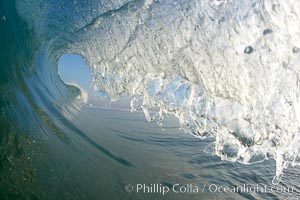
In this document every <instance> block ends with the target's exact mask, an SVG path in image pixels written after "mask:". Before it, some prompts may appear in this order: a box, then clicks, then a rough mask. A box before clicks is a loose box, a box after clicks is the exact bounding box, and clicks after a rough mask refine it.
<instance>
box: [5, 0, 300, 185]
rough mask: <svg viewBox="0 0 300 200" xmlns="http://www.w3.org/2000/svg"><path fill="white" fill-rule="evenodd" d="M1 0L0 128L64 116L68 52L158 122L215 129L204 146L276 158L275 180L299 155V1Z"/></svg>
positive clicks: (230, 154) (228, 154)
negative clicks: (168, 118) (171, 118)
mask: <svg viewBox="0 0 300 200" xmlns="http://www.w3.org/2000/svg"><path fill="white" fill-rule="evenodd" d="M1 6H2V8H1V15H2V18H1V22H0V23H1V27H3V28H4V29H3V30H5V31H4V33H1V38H4V40H3V41H5V45H4V48H6V49H1V67H2V66H4V67H3V68H2V69H1V74H0V76H1V97H2V100H1V105H3V106H2V108H1V109H2V113H3V114H2V116H1V118H2V119H5V120H4V122H5V124H3V125H1V128H2V130H3V132H6V133H7V134H6V136H5V134H3V135H4V136H3V138H7V137H8V135H9V134H11V132H13V129H12V127H14V125H17V127H20V129H22V130H26V131H28V128H26V127H28V126H30V124H31V125H32V126H31V127H32V130H34V128H35V127H36V128H37V129H38V126H40V124H42V123H47V124H48V127H52V129H55V128H53V127H54V125H53V124H52V123H53V122H51V120H50V119H49V120H48V119H47V117H49V118H51V116H52V117H53V116H57V115H58V113H59V116H68V117H70V116H71V115H72V112H71V111H70V107H68V106H70V105H73V108H74V109H75V110H76V106H74V101H75V100H74V101H73V102H70V98H73V99H75V98H74V97H75V96H76V95H78V93H79V91H78V89H76V88H74V87H70V86H66V85H64V83H63V82H62V81H61V80H60V78H59V77H58V75H57V63H58V59H59V57H60V56H61V55H62V54H63V53H75V54H79V55H81V56H83V57H84V59H85V61H86V63H87V64H88V66H89V68H90V70H91V72H92V75H93V86H94V88H95V89H97V90H102V91H103V92H105V93H106V94H107V95H108V96H110V97H111V98H112V99H117V98H119V97H120V96H122V95H125V94H127V95H129V96H131V97H132V100H131V108H132V110H133V111H134V110H137V109H142V110H143V111H144V113H145V116H146V119H148V120H157V121H158V124H161V121H162V120H163V118H164V116H165V115H166V114H167V115H169V114H171V115H175V116H176V117H177V118H178V119H179V122H180V124H181V126H182V127H183V128H184V129H185V130H186V131H188V132H191V133H192V134H194V135H195V136H197V137H199V138H207V137H214V138H215V142H214V143H213V144H211V145H210V146H209V147H208V148H207V150H208V151H209V152H211V153H214V154H216V155H218V156H220V157H221V158H222V159H224V160H230V161H237V162H241V163H245V164H248V163H255V162H261V161H263V160H265V159H269V158H274V159H275V160H276V176H275V177H274V180H273V182H274V183H277V182H278V181H280V177H281V175H282V172H283V170H284V169H285V168H287V167H288V166H290V165H292V166H296V165H299V164H300V156H299V155H300V154H299V148H300V146H299V144H300V134H299V129H300V124H299V122H300V99H299V91H300V90H299V89H300V88H299V84H300V79H299V70H300V65H299V64H300V60H299V59H300V27H299V26H298V22H299V16H300V2H299V1H296V0H288V1H284V2H279V1H277V0H264V1H258V0H249V1H242V0H235V1H232V0H202V1H199V0H190V1H180V0H164V1H160V0H144V1H143V0H133V1H132V0H118V1H110V0H107V1H105V0H103V1H57V0H48V1H40V0H24V1H16V2H15V3H14V2H12V1H8V0H7V1H5V0H4V1H2V2H1ZM1 32H2V31H1ZM6 33H7V34H6ZM8 95H10V96H8ZM12 97H13V98H14V100H12V99H13V98H12ZM153 110H157V111H158V112H156V113H157V114H155V115H153V114H151V113H153V112H152V111H153ZM8 113H9V114H8ZM41 116H43V117H41ZM8 119H9V121H10V123H9V125H7V123H6V122H7V121H8ZM1 122H2V120H1ZM12 123H15V124H12ZM49 124H50V125H49ZM50 129H51V128H50ZM32 130H31V131H29V132H33V131H32ZM26 131H25V132H26ZM62 137H63V136H62ZM2 141H4V139H2ZM1 154H3V152H1ZM3 155H4V154H3Z"/></svg>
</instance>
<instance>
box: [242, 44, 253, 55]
mask: <svg viewBox="0 0 300 200" xmlns="http://www.w3.org/2000/svg"><path fill="white" fill-rule="evenodd" d="M253 50H254V49H253V47H251V46H248V47H246V48H245V50H244V53H246V54H250V53H252V52H253Z"/></svg>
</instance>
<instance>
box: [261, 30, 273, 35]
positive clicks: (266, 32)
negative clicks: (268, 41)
mask: <svg viewBox="0 0 300 200" xmlns="http://www.w3.org/2000/svg"><path fill="white" fill-rule="evenodd" d="M271 33H273V30H272V29H269V28H267V29H265V30H264V32H263V35H267V34H271Z"/></svg>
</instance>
